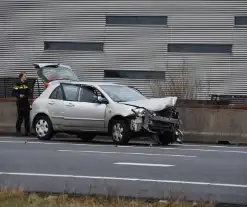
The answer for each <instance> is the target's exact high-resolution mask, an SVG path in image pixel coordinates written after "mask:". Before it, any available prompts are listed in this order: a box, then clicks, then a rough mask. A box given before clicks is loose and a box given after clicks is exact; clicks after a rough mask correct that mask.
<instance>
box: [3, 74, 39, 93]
mask: <svg viewBox="0 0 247 207" xmlns="http://www.w3.org/2000/svg"><path fill="white" fill-rule="evenodd" d="M17 81H18V78H13V77H0V98H13V96H12V91H13V87H14V85H15V83H16V82H17ZM35 81H36V79H35V78H29V79H28V85H29V88H30V89H31V91H30V98H33V91H34V84H35Z"/></svg>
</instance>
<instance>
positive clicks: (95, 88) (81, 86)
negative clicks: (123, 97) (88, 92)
mask: <svg viewBox="0 0 247 207" xmlns="http://www.w3.org/2000/svg"><path fill="white" fill-rule="evenodd" d="M83 87H90V88H93V89H94V90H96V91H98V92H99V93H100V94H101V97H102V98H104V99H106V100H107V101H108V102H109V100H108V98H107V97H106V96H105V95H104V94H103V93H102V91H101V90H100V89H98V88H97V87H95V86H92V85H86V84H80V92H79V98H78V102H80V103H97V102H85V101H81V95H82V90H83Z"/></svg>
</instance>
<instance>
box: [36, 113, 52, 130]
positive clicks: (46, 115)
mask: <svg viewBox="0 0 247 207" xmlns="http://www.w3.org/2000/svg"><path fill="white" fill-rule="evenodd" d="M41 116H45V117H47V118H48V119H49V120H50V121H51V119H50V117H49V116H48V114H46V113H44V112H40V113H37V114H36V115H35V116H34V118H33V122H32V128H34V124H35V121H36V119H37V118H38V117H41Z"/></svg>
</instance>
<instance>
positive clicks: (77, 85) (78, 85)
mask: <svg viewBox="0 0 247 207" xmlns="http://www.w3.org/2000/svg"><path fill="white" fill-rule="evenodd" d="M60 85H61V86H62V91H63V100H64V101H69V102H79V94H80V90H81V87H80V84H71V83H60ZM65 85H70V86H76V87H78V88H79V90H78V92H77V100H76V101H74V100H73V101H71V100H66V96H65V91H64V86H65Z"/></svg>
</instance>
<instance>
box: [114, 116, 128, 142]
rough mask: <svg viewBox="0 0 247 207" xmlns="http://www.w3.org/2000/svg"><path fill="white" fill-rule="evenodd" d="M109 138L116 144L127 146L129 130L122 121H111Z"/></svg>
mask: <svg viewBox="0 0 247 207" xmlns="http://www.w3.org/2000/svg"><path fill="white" fill-rule="evenodd" d="M111 136H112V140H113V142H114V143H116V144H128V142H129V140H130V129H129V127H128V125H127V124H126V122H125V121H124V120H113V121H112V123H111Z"/></svg>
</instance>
